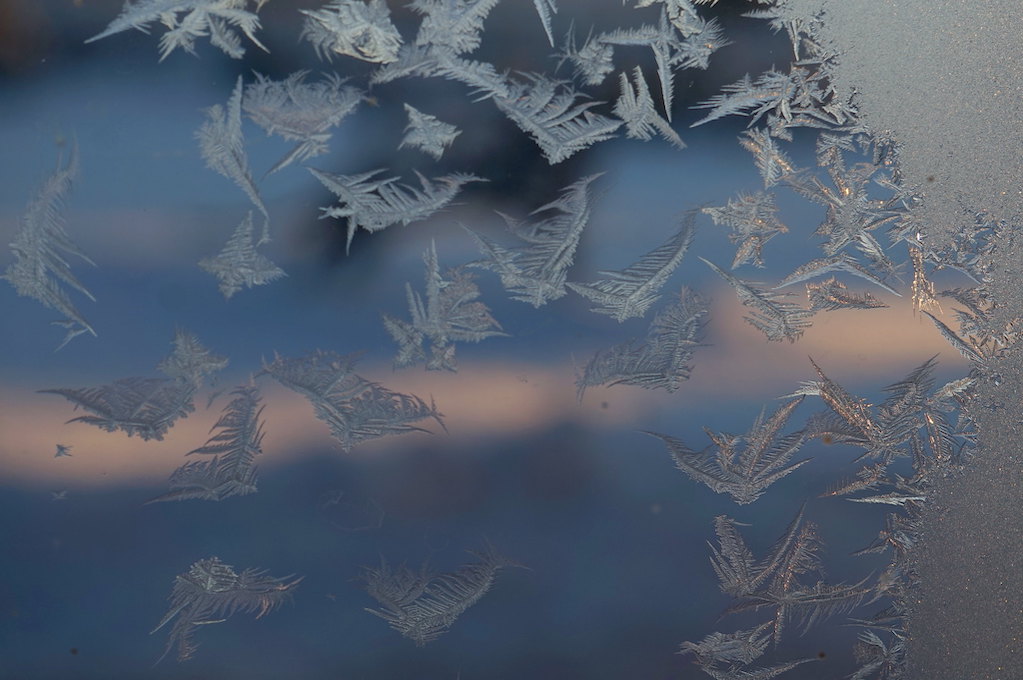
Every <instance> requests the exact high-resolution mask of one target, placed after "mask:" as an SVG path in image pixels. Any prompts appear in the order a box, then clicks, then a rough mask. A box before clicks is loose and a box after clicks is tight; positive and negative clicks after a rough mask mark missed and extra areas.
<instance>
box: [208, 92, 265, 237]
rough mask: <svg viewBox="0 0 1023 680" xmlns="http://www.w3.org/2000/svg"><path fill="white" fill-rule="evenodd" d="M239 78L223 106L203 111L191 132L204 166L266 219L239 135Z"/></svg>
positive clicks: (242, 139) (240, 133)
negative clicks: (202, 119) (225, 180)
mask: <svg viewBox="0 0 1023 680" xmlns="http://www.w3.org/2000/svg"><path fill="white" fill-rule="evenodd" d="M242 91H243V88H242V77H241V76H238V81H237V83H236V84H235V86H234V92H232V93H231V98H230V99H228V100H227V106H226V107H223V106H221V105H220V104H216V105H214V106H212V107H210V108H209V109H207V110H206V117H207V120H206V122H204V123H203V124H202V126H201V127H200V128H199V130H198V131H197V132H196V133H195V137H196V139H198V140H199V151H200V153H201V154H202V157H203V160H205V161H206V166H207V167H208V168H210V169H211V170H216V171H217V172H219V173H220V174H221V175H223V176H224V177H227V178H228V179H229V180H231V181H232V182H234V183H235V184H237V185H238V186H239V187H240V188H241V190H242V191H244V192H245V195H247V196H248V197H249V199H250V200H251V201H252V203H253V205H255V206H256V208H258V209H259V212H261V213H262V214H263V217H264V218H265V219H267V220H269V214H268V213H267V211H266V206H265V205H263V198H262V196H260V195H259V189H258V188H256V183H255V182H254V181H253V179H252V173H251V172H249V159H248V157H247V156H246V155H245V137H244V136H243V135H242Z"/></svg>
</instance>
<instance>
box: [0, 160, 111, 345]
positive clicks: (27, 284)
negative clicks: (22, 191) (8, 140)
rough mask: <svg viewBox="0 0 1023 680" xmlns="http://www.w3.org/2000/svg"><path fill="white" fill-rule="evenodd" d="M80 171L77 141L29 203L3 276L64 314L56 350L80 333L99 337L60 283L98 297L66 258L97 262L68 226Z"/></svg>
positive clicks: (21, 292) (16, 286) (28, 294)
mask: <svg viewBox="0 0 1023 680" xmlns="http://www.w3.org/2000/svg"><path fill="white" fill-rule="evenodd" d="M77 174H78V144H77V143H75V144H73V145H72V147H71V152H70V153H69V154H68V158H67V164H66V165H63V166H61V163H60V162H59V161H58V164H57V170H56V171H55V172H54V173H53V174H52V175H50V177H48V178H47V180H46V181H45V182H44V183H43V186H42V187H40V189H39V192H38V193H37V194H36V196H35V197H34V198H33V199H32V201H31V202H30V203H29V204H28V209H27V210H26V211H25V215H24V217H22V218H21V230H20V231H19V232H18V233H17V235H16V236H15V237H14V241H12V242H11V251H12V252H13V253H14V258H15V261H14V263H13V264H12V265H10V266H9V267H8V268H7V270H6V271H5V272H4V275H3V277H0V278H4V279H6V280H7V282H8V283H10V284H11V285H12V286H14V290H16V291H17V292H18V295H25V296H28V297H30V298H32V299H34V300H38V301H39V302H41V303H42V304H44V305H45V306H47V307H49V308H50V309H54V310H56V311H58V312H60V313H61V314H63V315H64V316H65V317H66V318H65V319H64V320H62V321H54V322H53V323H54V324H55V325H57V326H62V327H64V328H66V329H67V333H66V334H65V336H64V340H63V341H62V342H61V343H60V345H58V346H57V349H60V348H61V347H63V346H64V345H66V344H67V343H69V342H70V341H71V340H72V339H74V338H76V337H77V336H79V335H81V334H82V333H89V334H91V335H93V336H95V335H96V331H95V330H93V328H92V326H91V325H90V324H89V322H88V321H86V320H85V317H83V316H82V315H81V313H80V312H79V311H78V310H77V309H76V308H75V306H74V304H73V303H72V302H71V298H70V297H69V296H68V294H67V291H65V290H64V288H63V287H62V285H67V286H70V287H71V288H74V289H75V290H77V291H78V292H79V293H82V294H83V295H85V296H86V297H87V298H89V299H90V300H93V301H95V298H94V297H93V296H92V293H90V292H89V291H88V290H87V289H86V288H85V286H84V285H83V284H82V283H81V282H80V281H79V280H78V278H77V277H76V276H75V275H74V274H72V273H71V266H70V265H69V264H68V261H67V259H65V257H64V254H65V253H67V254H69V255H74V256H76V257H79V258H81V259H82V260H85V261H86V262H88V263H89V264H93V262H92V260H90V259H89V258H88V257H86V255H85V253H83V252H82V251H81V249H80V248H79V247H78V246H77V245H75V242H74V241H72V240H71V237H70V236H69V235H68V233H67V232H66V231H65V230H64V216H63V214H62V211H63V208H64V202H65V201H66V200H67V197H68V194H69V193H71V183H72V182H73V181H74V179H75V176H76V175H77Z"/></svg>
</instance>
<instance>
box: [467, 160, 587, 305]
mask: <svg viewBox="0 0 1023 680" xmlns="http://www.w3.org/2000/svg"><path fill="white" fill-rule="evenodd" d="M599 176H600V175H590V176H589V177H584V178H583V179H581V180H579V181H578V182H575V183H574V184H571V185H569V186H567V187H565V189H563V190H562V194H561V198H559V199H557V200H555V201H552V202H551V203H548V204H547V205H544V206H541V207H539V208H537V209H536V210H534V211H533V212H532V213H531V214H533V215H535V214H537V213H542V212H546V211H554V214H553V215H551V216H550V217H547V218H545V219H542V220H540V221H538V222H534V223H532V224H522V223H519V222H516V221H515V220H513V219H512V218H510V217H508V216H507V215H502V217H504V219H505V221H506V222H507V223H508V227H509V229H511V231H512V232H513V233H514V234H515V235H516V236H518V237H519V238H520V239H521V240H523V241H525V243H526V245H524V246H520V247H518V248H505V247H504V246H500V245H498V244H496V243H494V242H493V241H491V240H489V239H487V238H485V237H483V236H481V235H479V234H477V233H476V232H474V231H472V230H469V233H470V234H471V235H472V237H473V238H474V239H475V240H476V244H477V245H478V246H479V248H480V251H481V252H482V253H483V255H484V257H485V259H483V260H480V261H478V262H474V263H473V265H474V266H477V267H483V268H485V269H489V270H490V271H492V272H494V273H496V274H497V275H498V276H500V277H501V284H502V285H503V286H504V288H505V290H507V291H508V292H509V293H511V297H512V299H514V300H519V301H520V302H528V303H529V304H531V305H533V306H534V307H541V306H543V305H545V304H547V303H548V302H550V301H551V300H557V299H558V298H560V297H563V296H564V295H565V292H566V291H565V279H566V278H567V276H568V268H569V267H571V266H572V262H573V261H574V260H575V250H576V248H577V247H578V245H579V239H580V237H581V236H582V232H583V228H584V227H585V226H586V223H587V222H588V221H589V219H590V192H589V186H590V183H591V182H593V180H595V179H597V178H598V177H599Z"/></svg>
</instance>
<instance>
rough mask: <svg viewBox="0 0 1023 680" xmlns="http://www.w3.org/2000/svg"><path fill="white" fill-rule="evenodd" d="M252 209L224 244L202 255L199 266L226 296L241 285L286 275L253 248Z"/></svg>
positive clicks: (262, 281)
mask: <svg viewBox="0 0 1023 680" xmlns="http://www.w3.org/2000/svg"><path fill="white" fill-rule="evenodd" d="M259 245H260V243H257V242H256V241H255V234H254V233H253V226H252V213H251V212H250V213H249V214H248V215H247V216H246V217H245V219H244V220H242V221H241V223H240V224H239V225H238V226H237V227H236V228H235V230H234V233H233V234H232V235H231V238H230V239H229V240H228V242H227V245H225V246H224V249H223V250H221V251H220V253H219V254H218V255H216V257H212V258H204V259H202V260H200V261H199V266H200V267H202V268H203V269H205V270H206V271H208V272H209V273H210V274H213V275H214V276H216V277H217V279H218V280H219V281H220V292H221V293H223V295H224V297H225V298H230V297H231V296H232V295H234V294H235V293H237V292H238V291H239V290H241V289H242V288H243V287H248V288H251V287H252V286H262V285H263V284H266V283H270V282H271V281H275V280H277V279H279V278H281V277H282V276H286V274H285V273H284V270H283V269H281V268H280V267H278V266H277V265H275V264H274V263H273V262H271V261H270V260H269V259H268V258H267V257H266V256H264V255H261V254H260V253H258V252H256V247H257V246H259Z"/></svg>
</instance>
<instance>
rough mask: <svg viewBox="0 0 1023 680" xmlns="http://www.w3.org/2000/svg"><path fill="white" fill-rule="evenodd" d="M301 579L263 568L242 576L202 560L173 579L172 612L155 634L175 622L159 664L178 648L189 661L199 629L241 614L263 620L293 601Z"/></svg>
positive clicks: (216, 562) (180, 657)
mask: <svg viewBox="0 0 1023 680" xmlns="http://www.w3.org/2000/svg"><path fill="white" fill-rule="evenodd" d="M301 580H302V577H299V578H294V576H285V577H283V578H274V577H272V576H267V575H266V572H265V571H263V570H262V569H246V570H245V571H243V572H242V573H240V574H239V573H238V572H236V571H235V570H234V567H232V566H230V565H228V564H224V563H223V562H221V561H220V558H219V557H207V558H206V559H202V560H199V561H198V562H196V563H195V564H193V565H192V566H191V567H189V569H188V571H187V572H185V573H184V574H180V575H178V576H175V577H174V588H173V589H172V590H171V595H170V611H168V612H167V614H166V616H164V617H163V619H162V620H161V621H160V624H159V625H158V626H157V627H156V628H154V629H153V631H152V633H155V632H156V631H158V630H160V629H161V628H163V627H164V626H166V625H167V624H168V623H170V622H171V621H174V625H173V626H171V629H170V636H169V637H168V639H167V647H166V649H164V651H163V654H162V655H161V656H160V658H159V659H157V663H159V662H160V661H162V660H163V658H164V657H165V656H167V654H168V653H170V651H171V650H172V649H174V648H175V647H177V649H178V661H188V660H189V659H191V658H192V656H193V655H194V654H195V652H196V649H197V648H198V644H197V643H196V642H195V641H194V640H193V639H192V636H193V634H194V633H195V629H196V628H197V627H198V626H203V625H209V624H213V623H223V622H224V621H226V620H227V619H229V618H230V617H231V616H233V615H234V614H235V613H237V612H240V611H241V612H246V613H252V612H255V613H256V618H257V619H258V618H261V617H263V616H265V615H266V614H269V613H270V612H272V611H273V610H274V609H276V608H277V607H279V606H280V605H282V604H283V603H285V602H287V601H288V600H289V599H291V595H292V591H293V590H294V589H295V587H296V586H297V585H298V584H299V581H301ZM152 633H150V635H152Z"/></svg>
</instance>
